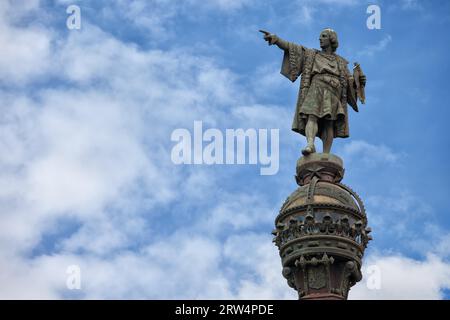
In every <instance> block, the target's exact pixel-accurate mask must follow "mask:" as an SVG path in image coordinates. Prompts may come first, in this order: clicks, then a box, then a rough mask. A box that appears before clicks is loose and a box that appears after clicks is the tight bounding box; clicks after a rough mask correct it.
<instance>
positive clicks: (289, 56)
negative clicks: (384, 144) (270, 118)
mask: <svg viewBox="0 0 450 320" xmlns="http://www.w3.org/2000/svg"><path fill="white" fill-rule="evenodd" d="M286 47H287V49H286V50H284V57H283V63H282V66H281V74H282V75H284V76H285V77H287V78H288V79H289V80H291V81H292V82H295V80H297V78H298V77H299V76H300V75H301V82H300V90H299V93H298V98H297V105H296V108H295V115H294V120H293V123H292V130H294V131H295V132H298V133H300V134H302V135H305V127H306V122H307V118H308V114H316V112H311V111H310V110H311V109H310V107H311V105H312V104H314V103H313V100H311V99H314V96H313V98H311V95H310V96H309V97H308V101H307V102H308V107H309V109H308V108H306V107H305V106H303V103H304V102H305V99H306V98H307V96H308V90H309V89H310V87H311V83H312V80H313V78H314V77H316V76H318V75H320V76H322V75H323V74H326V76H325V77H328V78H330V79H332V78H333V79H336V80H335V82H336V81H337V82H338V85H337V86H335V88H338V89H335V88H333V87H332V86H330V85H327V84H326V83H325V84H323V87H324V88H325V89H326V90H331V91H333V93H334V94H335V95H337V94H339V96H338V97H337V101H334V102H335V103H336V102H337V103H338V104H339V105H338V109H339V110H338V112H337V113H336V110H334V111H335V113H336V114H333V115H332V116H331V117H330V115H329V114H327V117H326V118H328V119H330V120H334V121H333V123H334V137H341V138H346V137H348V136H349V127H348V113H347V103H348V104H350V106H351V107H352V108H353V109H354V110H355V111H358V106H357V100H356V99H357V97H356V91H355V83H354V79H353V76H352V75H351V74H350V72H349V70H348V68H347V64H348V61H347V60H345V59H344V58H342V57H341V56H339V55H337V54H334V53H333V55H334V56H335V58H336V61H337V65H338V72H337V76H333V77H332V76H329V74H327V73H326V71H323V72H321V73H317V69H318V68H317V67H316V66H315V65H314V63H315V60H316V55H317V54H320V53H319V51H318V50H315V49H308V48H305V47H303V46H301V45H298V44H294V43H291V42H286ZM313 69H314V70H315V73H313ZM318 79H319V78H317V79H316V83H317V81H318ZM333 81H334V80H333ZM316 83H315V84H314V86H315V87H317V85H316ZM321 83H324V82H321ZM335 85H336V83H335ZM319 89H323V88H320V85H319ZM319 95H320V93H319ZM317 103H318V105H320V103H321V102H320V101H318V102H317ZM320 117H321V116H320V115H319V118H320ZM326 118H325V119H326ZM321 120H322V119H319V130H318V133H317V136H319V137H320V136H321V134H322V132H321V129H322V126H321Z"/></svg>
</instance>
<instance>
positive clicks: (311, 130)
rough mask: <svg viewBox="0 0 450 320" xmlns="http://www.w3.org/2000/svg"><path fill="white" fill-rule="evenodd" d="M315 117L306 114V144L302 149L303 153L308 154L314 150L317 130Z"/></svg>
mask: <svg viewBox="0 0 450 320" xmlns="http://www.w3.org/2000/svg"><path fill="white" fill-rule="evenodd" d="M317 120H318V119H317V117H316V116H315V115H312V114H310V115H308V122H307V123H306V128H305V135H306V141H307V143H308V145H307V146H306V148H305V149H303V150H302V153H303V155H305V156H306V155H308V154H310V153H314V152H316V148H315V147H314V138H315V137H316V135H317V131H318V130H319V127H318V124H317Z"/></svg>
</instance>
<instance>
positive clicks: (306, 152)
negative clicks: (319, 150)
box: [302, 145, 316, 156]
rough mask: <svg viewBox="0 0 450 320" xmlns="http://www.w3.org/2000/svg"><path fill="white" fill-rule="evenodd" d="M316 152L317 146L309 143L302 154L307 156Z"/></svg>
mask: <svg viewBox="0 0 450 320" xmlns="http://www.w3.org/2000/svg"><path fill="white" fill-rule="evenodd" d="M314 152H316V148H315V147H314V146H313V145H312V146H310V145H307V146H306V148H305V149H303V150H302V154H303V155H304V156H307V155H309V154H311V153H314Z"/></svg>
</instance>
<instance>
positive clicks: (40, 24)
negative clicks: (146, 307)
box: [0, 0, 450, 299]
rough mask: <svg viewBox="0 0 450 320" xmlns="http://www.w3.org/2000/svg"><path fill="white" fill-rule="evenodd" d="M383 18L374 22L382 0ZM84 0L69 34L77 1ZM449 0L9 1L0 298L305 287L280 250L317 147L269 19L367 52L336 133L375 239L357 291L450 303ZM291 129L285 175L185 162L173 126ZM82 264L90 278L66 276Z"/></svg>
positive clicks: (3, 64)
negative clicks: (284, 267)
mask: <svg viewBox="0 0 450 320" xmlns="http://www.w3.org/2000/svg"><path fill="white" fill-rule="evenodd" d="M374 3H375V4H378V5H380V7H381V29H380V30H369V29H367V27H366V19H367V18H368V16H369V15H368V14H367V13H366V9H367V6H368V5H369V4H374ZM70 4H76V5H78V6H80V8H81V18H82V20H81V30H68V29H67V27H66V19H67V17H68V14H67V13H66V8H67V6H68V5H70ZM449 12H450V3H449V2H448V1H438V0H433V1H423V2H422V1H414V0H408V1H400V0H399V1H370V2H368V1H364V0H362V1H356V0H355V1H353V0H342V1H338V0H316V1H312V0H311V1H309V0H296V1H289V2H286V1H280V2H275V1H256V0H228V1H227V0H211V1H200V0H199V1H197V0H187V1H164V0H154V1H144V0H134V1H125V0H123V1H122V0H118V1H106V0H105V1H101V0H99V1H75V0H73V1H72V0H70V1H65V0H59V1H44V0H41V1H38V0H21V1H6V0H5V1H1V2H0V47H1V48H2V50H1V51H0V107H1V113H0V119H1V121H0V152H1V157H0V219H1V222H0V283H1V284H2V286H1V288H0V298H3V299H5V298H6V299H10V298H33V299H60V298H75V299H79V298H80V299H92V298H99V299H105V298H106V299H108V298H114V299H115V298H132V299H182V298H186V299H202V298H206V299H225V298H226V299H241V298H243V299H259V298H262V299H267V298H270V299H272V298H273V299H296V294H295V291H293V290H292V289H291V288H289V287H288V286H287V284H286V281H285V280H284V278H283V277H282V276H281V263H280V259H279V256H278V252H277V248H276V247H275V246H274V245H273V244H272V243H271V235H270V232H271V230H272V227H273V220H274V218H275V216H276V214H277V212H278V209H279V207H280V206H281V204H282V203H283V201H284V199H285V198H286V196H287V195H288V194H290V193H291V192H292V191H294V190H295V188H296V185H295V181H294V179H293V175H294V171H295V161H296V159H297V158H298V156H299V155H300V149H301V147H302V146H303V145H304V141H303V140H304V139H303V138H302V137H301V136H299V135H297V134H295V133H293V132H291V131H290V125H291V121H292V115H293V111H294V106H295V100H296V95H297V90H298V83H295V84H292V83H290V82H289V81H288V80H287V79H285V78H284V77H282V76H281V75H280V74H279V68H280V64H281V58H282V52H281V51H280V50H278V48H276V47H268V46H267V44H266V43H265V42H264V41H263V40H262V38H261V34H259V33H258V32H257V30H258V29H260V28H264V29H267V30H269V31H272V32H274V33H276V34H278V35H279V36H280V37H282V38H284V39H287V40H290V41H294V42H298V43H301V44H303V45H305V46H307V47H310V48H313V47H314V48H317V47H318V35H319V33H320V31H321V30H322V29H323V28H324V27H332V28H333V29H335V30H336V31H337V32H338V35H339V40H340V48H339V49H338V53H339V54H341V55H342V56H344V57H346V58H347V60H349V61H351V62H353V61H358V62H360V63H361V65H362V68H363V70H364V71H365V73H366V74H367V78H368V84H367V88H366V90H367V91H366V92H367V93H366V94H367V104H366V105H363V106H362V107H360V112H359V113H358V114H356V113H354V112H353V111H350V112H351V114H350V132H351V138H349V139H345V140H343V139H340V140H337V141H336V142H335V145H334V147H333V152H334V153H336V154H338V155H339V156H341V157H342V158H343V159H344V163H345V167H346V176H345V179H344V182H345V183H346V184H348V185H350V186H352V188H353V189H355V190H356V191H357V192H358V193H359V194H360V195H361V197H362V198H363V200H364V201H365V204H366V208H367V212H368V218H369V225H370V226H371V227H372V229H373V230H374V231H373V236H374V240H373V241H372V242H371V243H370V247H369V249H368V250H367V251H366V256H365V266H364V268H365V269H367V268H368V267H369V266H373V265H376V266H377V267H378V268H379V270H380V272H381V273H380V275H381V288H380V289H379V290H371V289H370V286H368V285H367V281H366V280H367V279H368V278H369V277H367V276H366V277H365V278H364V279H363V281H361V282H360V283H359V284H358V285H357V286H355V287H354V288H353V289H352V290H351V292H350V298H351V299H381V298H385V299H411V298H419V299H448V298H449V297H450V259H449V258H450V214H449V210H448V208H449V205H450V203H449V194H450V193H449V191H450V190H449V186H448V181H449V179H450V175H449V173H450V170H449V169H450V168H449V162H448V156H449V152H448V146H449V142H450V138H449V136H450V135H449V134H448V130H446V126H447V123H448V119H449V116H450V111H449V108H448V107H449V106H448V101H449V99H450V97H449V90H448V74H449V72H450V68H449V63H448V51H449V49H450V42H449V41H448V30H449V26H450V15H449V14H448V13H449ZM195 120H201V121H203V125H204V127H205V128H219V129H221V130H224V129H225V128H244V129H247V128H256V129H260V128H261V129H262V128H266V129H272V128H279V129H280V170H279V172H278V174H276V175H272V176H261V175H260V174H259V173H260V171H259V166H256V165H212V166H208V165H195V166H194V165H184V166H183V165H181V166H180V165H178V166H177V165H174V164H173V163H172V161H171V158H170V154H171V149H172V147H173V146H174V142H172V141H171V140H170V136H171V133H172V131H173V130H174V129H177V128H187V129H189V130H191V131H192V129H193V123H194V121H195ZM70 265H78V266H80V268H81V290H69V289H68V288H67V286H66V280H67V276H68V275H67V273H66V270H67V267H68V266H70Z"/></svg>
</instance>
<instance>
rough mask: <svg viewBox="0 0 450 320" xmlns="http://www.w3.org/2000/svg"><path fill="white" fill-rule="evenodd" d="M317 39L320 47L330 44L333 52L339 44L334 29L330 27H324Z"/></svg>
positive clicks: (323, 47)
mask: <svg viewBox="0 0 450 320" xmlns="http://www.w3.org/2000/svg"><path fill="white" fill-rule="evenodd" d="M319 41H320V47H321V48H322V49H325V48H327V47H328V46H331V49H332V50H333V52H335V51H336V49H337V47H338V46H339V42H338V38H337V33H336V31H334V30H333V29H330V28H326V29H323V30H322V32H321V33H320V37H319Z"/></svg>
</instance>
